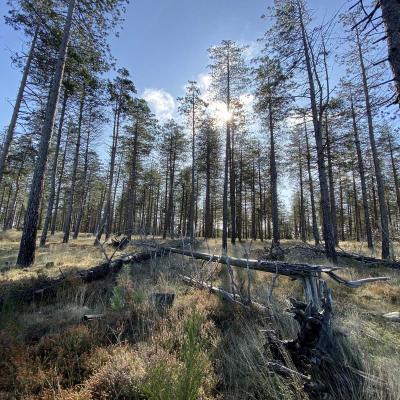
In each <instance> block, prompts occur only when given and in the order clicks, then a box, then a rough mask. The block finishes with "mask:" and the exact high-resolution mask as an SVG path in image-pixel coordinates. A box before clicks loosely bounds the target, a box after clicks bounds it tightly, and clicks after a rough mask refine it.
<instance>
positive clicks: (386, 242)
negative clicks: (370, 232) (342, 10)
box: [355, 27, 390, 259]
mask: <svg viewBox="0 0 400 400" xmlns="http://www.w3.org/2000/svg"><path fill="white" fill-rule="evenodd" d="M355 32H356V40H357V49H358V57H359V62H360V69H361V77H362V85H363V90H364V97H365V108H366V113H367V121H368V134H369V141H370V145H371V151H372V158H373V162H374V168H375V177H376V187H377V191H378V201H379V211H380V222H381V235H382V258H384V259H386V258H389V257H390V237H389V220H388V211H387V206H386V201H385V189H384V183H383V176H382V171H381V164H380V160H379V156H378V151H377V148H376V143H375V133H374V125H373V122H372V109H371V101H370V96H369V88H368V78H367V71H366V68H365V64H364V55H363V52H362V47H361V39H360V36H359V32H358V27H356V28H355Z"/></svg>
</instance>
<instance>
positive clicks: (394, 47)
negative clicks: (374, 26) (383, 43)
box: [379, 0, 400, 102]
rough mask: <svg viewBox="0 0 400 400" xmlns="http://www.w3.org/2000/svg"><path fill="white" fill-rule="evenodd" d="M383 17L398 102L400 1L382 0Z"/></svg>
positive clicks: (399, 94)
mask: <svg viewBox="0 0 400 400" xmlns="http://www.w3.org/2000/svg"><path fill="white" fill-rule="evenodd" d="M379 3H380V6H381V10H382V19H383V23H384V25H385V31H386V38H387V42H388V59H389V63H390V66H391V68H392V72H393V77H394V85H395V88H396V93H397V102H399V101H400V32H399V26H400V3H399V1H398V0H380V2H379Z"/></svg>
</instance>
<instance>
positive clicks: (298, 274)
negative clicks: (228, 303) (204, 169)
mask: <svg viewBox="0 0 400 400" xmlns="http://www.w3.org/2000/svg"><path fill="white" fill-rule="evenodd" d="M162 248H163V249H165V250H166V251H169V252H171V253H176V254H182V255H185V256H188V257H192V258H195V259H198V260H205V261H210V262H218V263H220V264H225V265H230V266H233V267H239V268H249V269H252V270H256V271H262V272H269V273H272V274H277V275H285V276H288V277H292V278H296V279H304V278H310V277H319V276H320V275H321V273H326V274H327V275H328V276H330V277H331V278H332V279H334V280H335V281H336V282H338V283H341V284H343V285H346V286H348V287H351V288H357V287H360V286H362V285H364V284H367V283H371V282H377V281H387V280H389V279H390V278H389V277H387V276H380V277H373V278H364V279H359V280H351V281H349V280H346V279H344V278H342V277H340V276H338V275H336V274H335V273H334V271H337V270H340V269H341V268H340V267H337V266H327V265H310V264H299V263H288V262H284V261H267V260H248V259H245V258H236V257H229V256H220V255H213V254H208V253H200V252H197V251H192V250H185V249H179V248H174V247H165V246H163V247H162Z"/></svg>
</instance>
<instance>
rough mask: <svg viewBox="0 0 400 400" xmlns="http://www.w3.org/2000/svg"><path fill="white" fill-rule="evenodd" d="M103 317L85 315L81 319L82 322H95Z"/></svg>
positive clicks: (102, 315) (99, 315) (101, 315)
mask: <svg viewBox="0 0 400 400" xmlns="http://www.w3.org/2000/svg"><path fill="white" fill-rule="evenodd" d="M103 317H104V314H85V315H84V316H83V317H82V320H83V321H95V320H98V319H102V318H103Z"/></svg>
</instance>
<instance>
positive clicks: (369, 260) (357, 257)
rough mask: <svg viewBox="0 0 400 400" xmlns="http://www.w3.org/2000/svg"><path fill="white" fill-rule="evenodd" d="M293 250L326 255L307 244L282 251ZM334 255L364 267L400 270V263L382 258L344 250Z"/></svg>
mask: <svg viewBox="0 0 400 400" xmlns="http://www.w3.org/2000/svg"><path fill="white" fill-rule="evenodd" d="M295 249H303V250H309V251H312V252H314V253H316V254H320V255H325V254H326V252H325V249H323V248H322V247H320V246H311V245H307V244H297V245H294V246H290V247H286V248H285V249H284V251H285V253H288V252H289V251H291V250H295ZM336 254H337V256H338V257H342V258H350V259H352V260H354V261H358V262H361V263H363V264H365V265H374V266H378V265H381V266H383V267H387V268H393V269H400V261H396V260H383V259H382V258H375V257H369V256H364V255H362V254H357V253H350V252H347V251H344V250H337V251H336Z"/></svg>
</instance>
